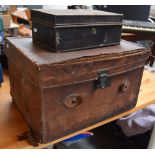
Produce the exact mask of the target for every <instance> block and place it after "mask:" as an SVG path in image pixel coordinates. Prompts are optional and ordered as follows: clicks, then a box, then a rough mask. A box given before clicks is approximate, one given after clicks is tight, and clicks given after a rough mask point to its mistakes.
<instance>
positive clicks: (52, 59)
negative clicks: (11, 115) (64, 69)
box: [6, 37, 144, 65]
mask: <svg viewBox="0 0 155 155" xmlns="http://www.w3.org/2000/svg"><path fill="white" fill-rule="evenodd" d="M7 40H8V42H9V43H10V44H11V46H13V47H15V48H16V49H17V51H19V52H20V53H21V54H23V55H24V56H25V57H27V58H29V59H30V60H31V61H32V62H33V63H35V64H36V65H44V64H45V65H46V64H47V65H49V64H55V63H61V62H65V61H70V60H76V59H80V58H91V57H94V56H96V57H98V58H100V56H104V55H105V56H107V55H109V56H110V57H112V56H113V55H115V56H116V55H118V56H119V55H122V54H123V55H125V54H133V53H135V52H136V53H137V52H142V51H143V50H144V47H141V46H138V45H136V44H134V43H130V42H127V41H121V43H120V45H115V46H108V47H100V48H94V49H86V50H78V51H72V52H65V53H52V52H51V51H50V50H48V49H45V48H42V47H40V46H38V45H35V44H33V42H32V38H15V37H14V38H12V37H10V38H8V39H7ZM9 46H10V45H9V44H8V43H7V44H6V47H7V48H8V47H9ZM6 52H7V50H6ZM12 52H15V51H12Z"/></svg>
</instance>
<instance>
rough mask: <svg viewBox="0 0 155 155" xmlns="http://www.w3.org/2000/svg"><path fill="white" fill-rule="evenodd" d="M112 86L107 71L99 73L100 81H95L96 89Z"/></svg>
mask: <svg viewBox="0 0 155 155" xmlns="http://www.w3.org/2000/svg"><path fill="white" fill-rule="evenodd" d="M110 85H111V80H110V77H109V75H108V73H107V71H105V70H102V71H99V72H98V79H97V80H96V81H95V89H99V88H102V89H103V88H105V87H108V86H110Z"/></svg>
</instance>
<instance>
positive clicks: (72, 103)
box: [63, 94, 82, 109]
mask: <svg viewBox="0 0 155 155" xmlns="http://www.w3.org/2000/svg"><path fill="white" fill-rule="evenodd" d="M81 103H82V97H81V96H79V95H77V94H72V95H69V96H67V97H66V98H65V100H64V102H63V104H64V106H65V107H66V108H69V109H70V108H74V107H76V106H78V105H79V104H81Z"/></svg>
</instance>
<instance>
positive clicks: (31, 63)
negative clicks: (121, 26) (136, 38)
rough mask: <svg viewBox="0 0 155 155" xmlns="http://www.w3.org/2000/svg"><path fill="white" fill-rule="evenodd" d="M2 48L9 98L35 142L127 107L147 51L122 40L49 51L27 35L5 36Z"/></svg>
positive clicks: (131, 102) (135, 94)
mask: <svg viewBox="0 0 155 155" xmlns="http://www.w3.org/2000/svg"><path fill="white" fill-rule="evenodd" d="M6 47H7V50H6V55H7V57H8V62H9V71H10V84H11V95H12V98H13V101H14V102H15V104H16V105H17V107H18V109H19V110H20V111H21V113H22V114H23V116H24V118H25V119H26V121H27V123H28V124H29V126H30V128H31V130H32V131H33V136H34V137H35V138H36V140H37V141H38V142H40V143H47V142H50V141H53V140H55V139H58V138H60V137H62V136H65V135H67V134H69V133H73V132H75V131H77V130H79V129H83V128H85V127H88V126H90V125H92V124H95V123H97V122H99V121H102V120H105V119H107V118H109V117H112V116H114V115H117V114H119V113H122V112H124V111H126V110H129V109H131V108H133V107H134V106H135V105H136V101H137V97H138V93H139V87H140V83H141V78H142V73H143V68H144V65H145V62H146V60H147V59H148V57H149V54H150V50H149V49H146V48H143V47H140V46H137V45H135V44H132V43H129V42H126V41H122V42H121V44H120V45H117V46H111V47H105V48H96V49H89V50H81V51H78V52H77V51H75V52H72V53H69V52H66V53H51V52H49V51H48V50H44V49H42V48H38V47H37V46H35V45H33V44H32V39H31V38H23V39H18V38H9V39H8V40H7V42H6Z"/></svg>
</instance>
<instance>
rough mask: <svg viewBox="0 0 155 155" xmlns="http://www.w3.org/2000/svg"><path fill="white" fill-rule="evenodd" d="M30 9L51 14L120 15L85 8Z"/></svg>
mask: <svg viewBox="0 0 155 155" xmlns="http://www.w3.org/2000/svg"><path fill="white" fill-rule="evenodd" d="M32 11H38V12H42V13H45V14H49V15H53V16H111V15H115V16H116V15H117V16H118V15H119V16H120V15H121V14H117V13H112V12H106V11H99V10H85V9H60V10H59V9H56V10H44V9H33V10H32Z"/></svg>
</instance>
